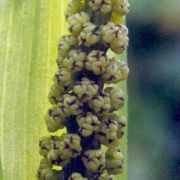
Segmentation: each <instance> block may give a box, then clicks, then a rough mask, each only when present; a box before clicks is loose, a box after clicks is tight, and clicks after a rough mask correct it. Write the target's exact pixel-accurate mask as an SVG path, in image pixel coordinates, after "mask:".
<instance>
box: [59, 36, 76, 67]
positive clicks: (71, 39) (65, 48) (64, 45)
mask: <svg viewBox="0 0 180 180" xmlns="http://www.w3.org/2000/svg"><path fill="white" fill-rule="evenodd" d="M77 44H78V42H77V38H76V37H75V36H72V35H67V36H63V37H62V38H61V39H60V41H59V45H58V52H59V58H58V59H57V64H58V65H59V66H61V60H62V58H64V57H66V56H67V55H68V52H69V50H70V49H71V48H73V47H75V46H76V45H77Z"/></svg>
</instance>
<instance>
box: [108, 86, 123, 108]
mask: <svg viewBox="0 0 180 180" xmlns="http://www.w3.org/2000/svg"><path fill="white" fill-rule="evenodd" d="M105 92H106V93H108V94H109V97H110V99H111V111H116V110H118V109H120V108H121V107H122V106H123V105H124V93H123V91H122V90H121V89H118V88H114V87H108V88H106V89H105Z"/></svg>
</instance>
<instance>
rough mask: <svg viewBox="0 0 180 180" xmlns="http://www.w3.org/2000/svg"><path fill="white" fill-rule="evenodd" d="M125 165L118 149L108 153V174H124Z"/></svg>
mask: <svg viewBox="0 0 180 180" xmlns="http://www.w3.org/2000/svg"><path fill="white" fill-rule="evenodd" d="M123 165H124V161H123V154H122V153H121V152H120V150H119V149H118V148H115V149H114V150H108V151H107V152H106V170H107V173H108V174H114V175H116V174H120V173H122V170H123Z"/></svg>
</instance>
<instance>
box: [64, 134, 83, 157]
mask: <svg viewBox="0 0 180 180" xmlns="http://www.w3.org/2000/svg"><path fill="white" fill-rule="evenodd" d="M80 141H81V138H80V137H79V136H78V135H77V134H64V135H63V142H64V143H65V147H64V148H63V150H65V148H67V149H69V150H70V157H73V158H75V157H77V156H79V155H80V153H81V150H82V147H81V144H80Z"/></svg>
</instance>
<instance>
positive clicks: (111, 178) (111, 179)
mask: <svg viewBox="0 0 180 180" xmlns="http://www.w3.org/2000/svg"><path fill="white" fill-rule="evenodd" d="M98 180H115V178H114V176H112V175H106V176H102V175H101V176H100V177H99V178H98Z"/></svg>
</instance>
